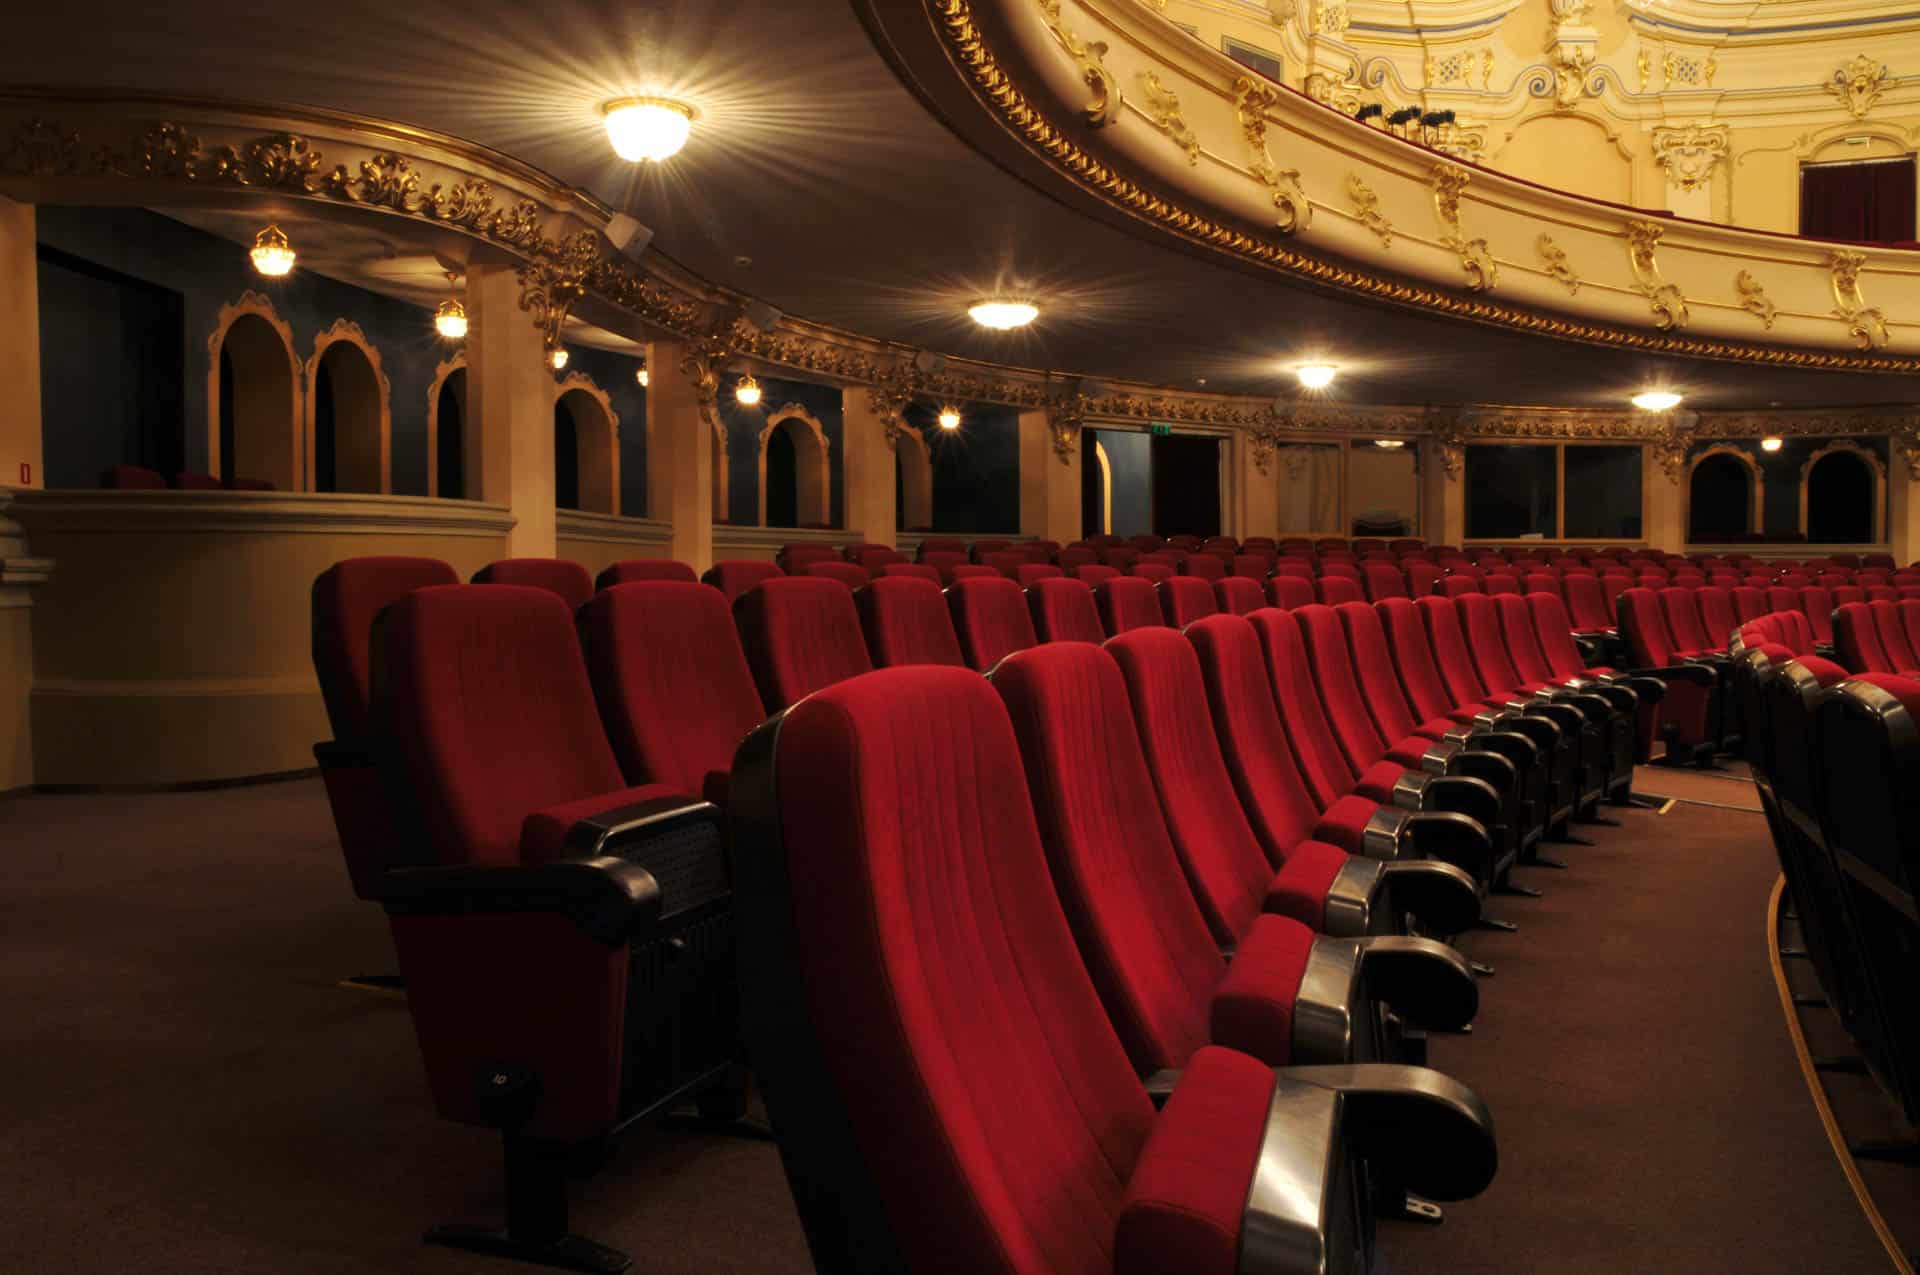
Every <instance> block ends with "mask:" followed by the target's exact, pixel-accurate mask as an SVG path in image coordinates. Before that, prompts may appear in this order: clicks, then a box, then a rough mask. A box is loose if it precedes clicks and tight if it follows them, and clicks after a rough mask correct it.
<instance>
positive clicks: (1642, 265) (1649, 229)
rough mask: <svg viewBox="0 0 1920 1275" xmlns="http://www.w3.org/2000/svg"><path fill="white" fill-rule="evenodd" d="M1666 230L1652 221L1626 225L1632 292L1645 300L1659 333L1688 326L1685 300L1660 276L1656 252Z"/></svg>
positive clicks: (1634, 222) (1678, 291)
mask: <svg viewBox="0 0 1920 1275" xmlns="http://www.w3.org/2000/svg"><path fill="white" fill-rule="evenodd" d="M1665 233H1666V231H1665V230H1664V229H1662V228H1661V227H1660V226H1659V225H1657V224H1656V223H1654V222H1651V221H1631V222H1628V223H1627V265H1628V266H1629V267H1630V268H1631V269H1632V271H1633V280H1634V285H1633V286H1634V291H1636V292H1638V293H1639V294H1640V295H1641V296H1643V297H1645V298H1646V299H1647V304H1648V306H1649V307H1650V308H1651V309H1652V310H1653V320H1654V326H1655V327H1657V328H1659V329H1660V330H1661V331H1662V332H1666V331H1669V330H1671V329H1673V328H1684V327H1686V326H1687V317H1688V316H1687V299H1686V298H1685V297H1683V296H1681V295H1680V289H1679V288H1677V287H1675V286H1674V285H1673V284H1671V283H1668V282H1667V281H1666V280H1665V279H1663V278H1662V277H1661V275H1660V262H1659V260H1658V258H1657V257H1656V255H1655V254H1656V252H1657V251H1658V249H1659V247H1660V237H1661V236H1662V235H1663V234H1665Z"/></svg>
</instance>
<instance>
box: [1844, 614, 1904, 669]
mask: <svg viewBox="0 0 1920 1275" xmlns="http://www.w3.org/2000/svg"><path fill="white" fill-rule="evenodd" d="M1833 644H1834V647H1835V648H1836V649H1837V650H1838V651H1839V654H1840V663H1841V664H1843V665H1845V666H1846V669H1847V671H1848V672H1849V673H1892V672H1895V671H1897V670H1895V668H1894V667H1893V661H1892V660H1890V659H1889V658H1888V657H1887V651H1886V648H1885V647H1884V646H1882V645H1881V644H1880V630H1879V628H1878V626H1876V625H1875V624H1874V621H1873V612H1871V611H1869V610H1868V609H1867V604H1866V603H1864V602H1849V603H1847V604H1846V605H1845V606H1843V607H1841V608H1840V609H1839V610H1837V611H1835V612H1834V614H1833Z"/></svg>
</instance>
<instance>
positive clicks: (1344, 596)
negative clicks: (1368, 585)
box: [1313, 575, 1365, 606]
mask: <svg viewBox="0 0 1920 1275" xmlns="http://www.w3.org/2000/svg"><path fill="white" fill-rule="evenodd" d="M1313 589H1314V593H1315V594H1316V595H1317V596H1318V599H1319V601H1320V603H1321V604H1322V605H1323V606H1338V605H1340V604H1341V603H1342V602H1359V601H1361V600H1362V599H1363V597H1364V596H1365V595H1364V594H1362V593H1361V591H1360V582H1359V581H1358V580H1354V579H1352V578H1350V577H1347V576H1326V575H1323V576H1321V577H1320V578H1319V579H1318V580H1315V581H1314V582H1313Z"/></svg>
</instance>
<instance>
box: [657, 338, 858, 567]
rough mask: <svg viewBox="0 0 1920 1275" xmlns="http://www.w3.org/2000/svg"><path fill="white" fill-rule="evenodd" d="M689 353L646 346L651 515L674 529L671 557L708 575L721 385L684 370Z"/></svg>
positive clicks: (677, 345)
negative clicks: (717, 400)
mask: <svg viewBox="0 0 1920 1275" xmlns="http://www.w3.org/2000/svg"><path fill="white" fill-rule="evenodd" d="M690 352H691V351H690V350H689V348H688V346H687V345H686V344H685V343H683V342H680V341H653V342H649V343H648V345H647V368H648V375H649V379H648V385H647V517H649V518H653V519H657V520H658V521H660V522H664V523H666V524H667V525H668V526H669V527H670V528H671V536H672V539H671V541H670V542H669V543H670V545H671V548H672V551H671V555H670V556H672V557H674V558H677V559H679V560H680V561H681V562H684V563H686V564H687V565H688V566H690V567H692V568H693V569H694V570H695V571H699V572H704V571H706V569H707V568H708V567H710V566H712V565H713V431H714V413H715V412H716V410H717V409H716V408H715V406H714V399H713V395H714V393H715V392H716V389H717V383H715V384H711V385H707V386H705V387H703V386H702V385H701V384H700V381H699V379H698V378H697V377H696V376H695V375H690V374H689V373H688V372H687V371H686V370H685V369H684V368H683V367H682V366H681V364H682V362H683V361H684V360H685V359H686V357H687V355H688V354H689V353H690ZM887 525H888V526H889V527H891V526H892V525H893V524H892V523H888V524H887Z"/></svg>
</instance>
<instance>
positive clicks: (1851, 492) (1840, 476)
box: [1807, 452, 1874, 545]
mask: <svg viewBox="0 0 1920 1275" xmlns="http://www.w3.org/2000/svg"><path fill="white" fill-rule="evenodd" d="M1873 487H1874V482H1873V467H1872V466H1870V465H1868V464H1867V462H1866V461H1864V460H1862V459H1861V458H1860V457H1858V456H1856V455H1854V454H1853V453H1852V452H1829V453H1828V454H1827V455H1825V456H1822V457H1821V458H1820V459H1819V460H1817V461H1815V462H1814V463H1813V468H1812V470H1810V471H1809V472H1808V473H1807V539H1808V540H1809V541H1811V542H1812V543H1814V544H1822V545H1863V544H1867V543H1869V542H1870V541H1872V539H1873V494H1874V493H1873Z"/></svg>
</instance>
